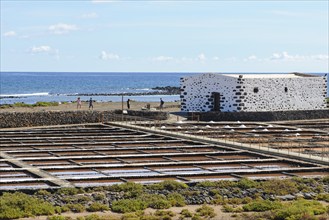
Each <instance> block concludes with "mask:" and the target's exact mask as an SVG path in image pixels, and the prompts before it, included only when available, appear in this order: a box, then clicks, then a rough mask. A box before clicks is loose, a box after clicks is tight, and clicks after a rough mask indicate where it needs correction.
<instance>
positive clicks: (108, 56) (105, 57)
mask: <svg viewBox="0 0 329 220" xmlns="http://www.w3.org/2000/svg"><path fill="white" fill-rule="evenodd" d="M99 58H100V59H101V60H119V59H120V57H119V55H117V54H114V53H107V52H106V51H102V52H101V55H100V56H99Z"/></svg>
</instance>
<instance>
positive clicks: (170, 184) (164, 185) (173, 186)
mask: <svg viewBox="0 0 329 220" xmlns="http://www.w3.org/2000/svg"><path fill="white" fill-rule="evenodd" d="M148 188H149V189H154V190H163V189H166V190H178V189H187V188H188V186H187V185H186V184H185V183H181V182H177V181H174V180H165V181H162V182H160V183H155V184H152V185H149V186H148Z"/></svg>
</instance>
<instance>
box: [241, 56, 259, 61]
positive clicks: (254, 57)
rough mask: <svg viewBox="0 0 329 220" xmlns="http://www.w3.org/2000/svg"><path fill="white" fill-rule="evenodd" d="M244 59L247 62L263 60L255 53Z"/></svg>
mask: <svg viewBox="0 0 329 220" xmlns="http://www.w3.org/2000/svg"><path fill="white" fill-rule="evenodd" d="M243 61H245V62H247V61H261V59H259V58H258V57H257V56H255V55H250V56H249V57H247V58H245V59H243Z"/></svg>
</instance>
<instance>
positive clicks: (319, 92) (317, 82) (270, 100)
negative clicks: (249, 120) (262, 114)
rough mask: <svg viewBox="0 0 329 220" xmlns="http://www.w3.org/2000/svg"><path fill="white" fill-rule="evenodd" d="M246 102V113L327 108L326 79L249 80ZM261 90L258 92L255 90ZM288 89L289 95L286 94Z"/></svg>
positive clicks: (246, 88)
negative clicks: (256, 88)
mask: <svg viewBox="0 0 329 220" xmlns="http://www.w3.org/2000/svg"><path fill="white" fill-rule="evenodd" d="M243 86H244V87H245V88H244V92H246V93H247V96H246V97H245V99H243V102H244V103H245V107H246V108H247V109H246V111H281V110H313V109H325V108H326V103H325V95H326V89H325V80H324V78H322V77H298V78H273V79H270V78H267V79H245V80H244V82H243ZM255 87H258V90H259V91H258V93H254V88H255ZM285 88H287V92H285Z"/></svg>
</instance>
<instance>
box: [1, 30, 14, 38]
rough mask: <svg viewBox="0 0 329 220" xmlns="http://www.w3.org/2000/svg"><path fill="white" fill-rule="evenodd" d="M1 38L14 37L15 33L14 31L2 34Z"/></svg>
mask: <svg viewBox="0 0 329 220" xmlns="http://www.w3.org/2000/svg"><path fill="white" fill-rule="evenodd" d="M3 36H5V37H15V36H16V32H15V31H8V32H6V33H4V34H3Z"/></svg>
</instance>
